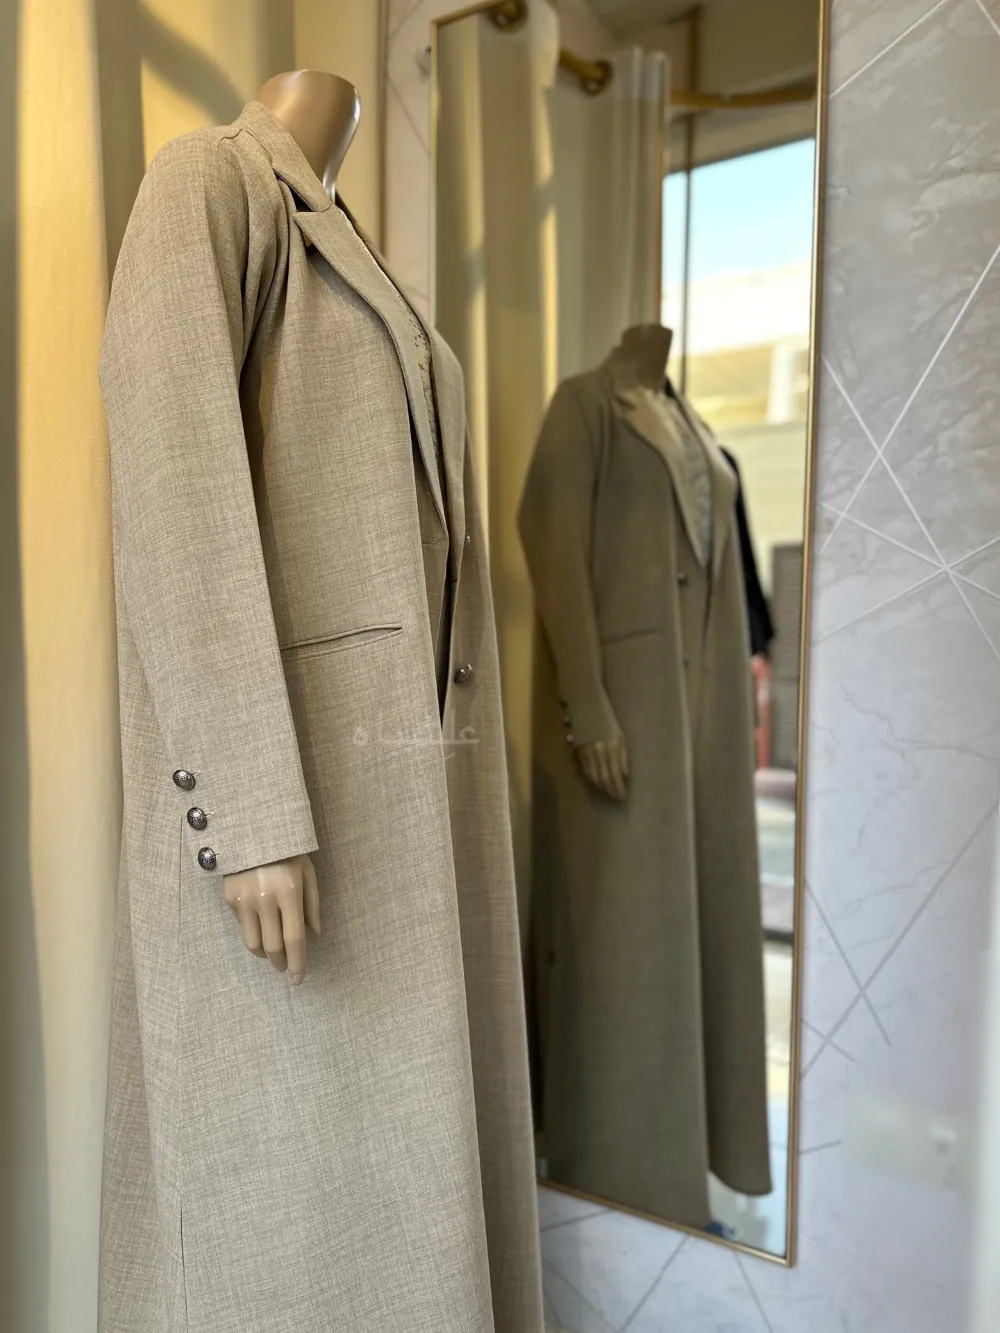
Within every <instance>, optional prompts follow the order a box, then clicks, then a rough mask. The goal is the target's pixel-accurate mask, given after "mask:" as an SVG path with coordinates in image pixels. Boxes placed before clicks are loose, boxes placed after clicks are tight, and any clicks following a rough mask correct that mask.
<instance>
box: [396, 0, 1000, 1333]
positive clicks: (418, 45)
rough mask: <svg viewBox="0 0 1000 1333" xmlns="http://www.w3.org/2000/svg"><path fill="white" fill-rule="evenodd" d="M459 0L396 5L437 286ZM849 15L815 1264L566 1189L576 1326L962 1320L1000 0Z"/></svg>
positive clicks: (826, 596) (994, 599)
mask: <svg viewBox="0 0 1000 1333" xmlns="http://www.w3.org/2000/svg"><path fill="white" fill-rule="evenodd" d="M454 7H455V6H454V5H448V4H447V3H437V2H436V0H417V2H416V3H414V2H413V0H392V3H391V5H390V43H389V49H388V53H387V60H388V70H389V80H390V83H389V88H388V108H389V110H388V122H387V135H388V141H387V154H388V161H389V163H390V166H391V172H390V177H389V181H388V226H389V258H390V260H392V261H393V262H394V263H395V264H396V265H397V267H398V268H400V269H402V271H403V274H404V276H405V277H406V278H407V279H408V280H409V281H410V282H411V283H412V285H413V287H414V288H415V289H416V290H417V291H425V290H426V286H427V266H426V255H427V248H426V236H427V227H428V213H427V203H428V194H429V183H428V182H429V177H428V166H429V157H428V151H427V124H428V105H429V100H428V81H427V77H426V73H425V71H424V69H423V67H422V66H421V64H420V62H419V59H418V57H419V55H420V53H421V51H422V50H423V47H424V45H425V44H426V41H427V32H428V24H429V21H430V19H431V18H432V17H433V16H434V15H435V14H440V13H442V12H446V11H447V10H449V9H451V8H454ZM831 19H832V70H831V84H830V88H831V96H830V101H829V112H830V161H829V174H828V178H827V195H826V199H827V204H826V223H827V236H826V247H825V253H824V279H825V289H826V290H825V306H824V318H823V328H822V351H823V357H824V360H823V369H822V375H821V379H820V384H819V393H820V409H821V417H820V429H819V438H818V478H817V481H818V502H819V508H818V515H817V523H816V533H815V547H814V550H815V556H816V566H815V577H814V595H815V602H814V625H813V640H814V645H813V685H812V694H811V703H810V730H809V751H810V781H809V796H808V811H807V837H808V898H807V910H806V919H805V922H804V926H805V932H806V993H805V1020H806V1025H805V1029H804V1046H805V1049H804V1064H803V1080H802V1096H803V1109H802V1136H803V1137H802V1145H801V1148H802V1154H801V1159H800V1177H801V1179H800V1217H801V1221H800V1228H799V1240H800V1253H799V1265H798V1266H797V1267H796V1268H794V1269H791V1270H786V1269H783V1268H776V1267H774V1266H772V1265H770V1264H767V1263H764V1262H762V1261H759V1260H754V1259H752V1258H748V1257H745V1256H742V1255H738V1254H735V1253H733V1252H732V1251H729V1250H727V1249H724V1248H720V1247H717V1246H714V1245H711V1244H709V1243H708V1242H703V1241H699V1240H697V1239H695V1238H686V1237H683V1236H681V1235H679V1234H678V1233H675V1232H672V1231H670V1230H668V1229H666V1228H664V1227H659V1226H655V1225H653V1224H649V1223H645V1222H642V1221H640V1220H638V1219H635V1218H631V1217H627V1216H625V1215H623V1214H620V1213H616V1212H612V1211H607V1210H603V1209H601V1208H599V1207H598V1206H596V1205H592V1204H586V1203H581V1202H575V1201H573V1200H570V1199H568V1198H567V1197H565V1196H558V1195H550V1194H543V1197H542V1200H541V1210H542V1226H543V1230H542V1248H543V1258H544V1271H545V1284H546V1298H547V1305H548V1311H549V1315H550V1317H551V1318H552V1319H553V1320H555V1319H558V1321H559V1323H560V1324H561V1325H562V1326H564V1327H565V1328H567V1329H570V1330H573V1331H574V1333H624V1331H625V1330H626V1329H627V1330H628V1333H662V1331H663V1330H665V1329H669V1330H670V1333H713V1331H715V1330H722V1329H725V1330H726V1331H727V1333H805V1330H808V1333H847V1331H848V1330H850V1331H851V1333H854V1331H855V1330H856V1331H857V1333H869V1331H870V1333H964V1329H965V1328H966V1327H967V1326H968V1325H967V1319H968V1317H969V1314H970V1310H969V1305H970V1301H969V1291H970V1287H971V1281H972V1270H973V1255H974V1252H975V1248H976V1247H975V1235H974V1206H973V1199H972V1190H971V1187H970V1183H969V1174H970V1156H971V1153H972V1150H973V1149H972V1133H973V1129H974V1120H975V1110H976V1105H977V1101H978V1097H979V1093H980V1086H979V1085H980V1079H981V1068H982V1055H983V1049H984V1044H985V1038H984V1035H983V1031H982V1029H983V1025H984V1015H985V1011H986V1008H987V1005H986V999H985V990H986V976H987V973H988V970H989V963H990V955H989V953H988V940H989V938H990V932H989V919H990V909H991V901H992V898H993V894H994V889H993V846H994V825H995V823H996V811H997V796H998V790H1000V446H998V443H997V433H996V422H997V420H998V419H1000V376H998V374H997V371H996V366H995V361H996V356H995V351H994V348H995V347H996V345H997V344H998V342H1000V327H998V321H1000V287H998V284H1000V263H998V251H997V245H998V240H1000V237H998V234H997V217H998V216H1000V213H998V208H1000V196H998V183H997V174H996V170H995V166H996V162H995V157H996V145H997V143H998V142H1000V105H998V103H997V98H996V88H997V86H1000V0H878V3H874V0H832V16H831ZM404 204H405V206H404ZM886 1125H888V1127H889V1128H888V1130H886V1129H885V1126H886ZM880 1127H881V1128H880ZM994 1128H995V1127H994ZM952 1131H954V1132H955V1134H956V1138H955V1140H954V1152H952V1153H949V1152H942V1151H941V1149H940V1148H939V1147H937V1146H936V1144H938V1143H940V1142H941V1141H942V1138H944V1140H945V1141H947V1135H948V1134H949V1133H950V1132H952ZM935 1132H937V1138H935ZM952 1169H953V1170H954V1174H955V1178H956V1179H955V1183H948V1182H947V1181H946V1179H945V1176H946V1174H947V1173H948V1171H949V1170H952ZM991 1206H992V1205H991V1203H990V1201H985V1202H984V1206H983V1218H984V1223H985V1222H990V1223H991V1224H992V1225H993V1226H995V1225H996V1223H995V1220H994V1219H995V1212H994V1213H993V1214H991V1211H990V1209H991ZM986 1234H987V1233H986V1231H985V1230H984V1237H985V1236H986ZM993 1234H994V1235H995V1234H996V1232H995V1231H994V1232H993ZM987 1260H988V1264H987V1263H984V1265H983V1267H984V1276H983V1279H982V1283H981V1288H982V1292H983V1301H984V1308H985V1300H986V1295H987V1292H988V1289H989V1288H988V1282H989V1281H992V1282H993V1283H994V1284H995V1282H996V1272H997V1268H996V1258H995V1255H988V1256H987ZM994 1292H995V1286H994ZM994 1327H995V1325H991V1324H990V1323H985V1324H981V1325H980V1327H979V1328H977V1330H976V1333H986V1330H990V1333H992V1330H993V1328H994Z"/></svg>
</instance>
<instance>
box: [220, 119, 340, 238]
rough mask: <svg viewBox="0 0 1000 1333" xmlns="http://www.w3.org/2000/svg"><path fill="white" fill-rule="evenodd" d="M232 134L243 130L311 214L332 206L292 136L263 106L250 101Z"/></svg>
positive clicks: (234, 126) (320, 182) (330, 200)
mask: <svg viewBox="0 0 1000 1333" xmlns="http://www.w3.org/2000/svg"><path fill="white" fill-rule="evenodd" d="M232 128H233V130H234V131H235V130H246V132H247V134H250V135H252V136H253V138H255V139H256V140H257V142H258V143H259V144H260V146H261V148H263V150H264V152H265V153H266V154H267V156H268V158H269V160H270V163H271V170H272V171H273V172H274V174H275V175H276V176H280V177H281V179H282V180H283V181H284V182H285V184H286V185H288V186H290V187H291V189H293V190H294V191H295V193H296V194H297V195H298V196H299V198H300V199H302V200H304V201H305V202H306V203H307V204H308V205H309V207H310V208H311V209H312V210H313V212H314V213H324V212H325V211H326V210H327V209H328V208H331V207H332V205H333V200H332V199H331V198H330V196H329V194H328V193H327V191H326V186H325V185H324V184H323V182H322V181H321V180H320V178H319V177H318V176H317V175H316V173H315V171H313V169H312V167H311V166H310V165H309V162H308V159H307V158H306V155H305V153H303V151H302V149H301V148H300V147H299V145H298V141H297V140H296V138H295V136H294V134H292V132H291V130H289V129H288V127H287V126H285V125H283V124H282V122H281V121H280V120H279V119H278V117H277V116H276V115H274V113H273V112H271V111H269V110H268V109H267V107H266V106H265V105H264V104H263V102H256V101H251V102H247V104H246V106H245V107H244V108H243V110H242V111H241V112H240V114H239V116H238V117H237V118H236V120H235V121H234V122H233V127H232Z"/></svg>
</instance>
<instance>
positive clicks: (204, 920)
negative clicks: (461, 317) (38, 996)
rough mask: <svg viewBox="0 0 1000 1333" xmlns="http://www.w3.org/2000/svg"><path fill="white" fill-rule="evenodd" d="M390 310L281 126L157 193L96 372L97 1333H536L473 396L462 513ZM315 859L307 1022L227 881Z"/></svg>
mask: <svg viewBox="0 0 1000 1333" xmlns="http://www.w3.org/2000/svg"><path fill="white" fill-rule="evenodd" d="M390 296H391V293H389V294H388V295H387V289H386V286H385V284H384V283H383V282H382V280H381V278H380V276H379V275H378V273H377V270H375V271H374V273H373V269H372V266H371V264H370V262H369V257H368V256H365V255H364V253H363V251H362V250H361V249H360V243H359V242H358V239H357V237H356V236H354V234H353V232H352V230H351V226H350V223H349V221H348V219H347V217H346V216H345V215H344V213H343V212H342V211H341V209H340V208H338V207H335V206H333V205H332V204H331V201H330V198H329V196H328V195H327V194H326V192H325V191H324V190H323V189H322V187H321V184H320V182H319V180H318V179H317V178H316V177H315V175H314V174H313V173H312V171H311V169H310V168H309V166H308V163H307V162H306V159H305V158H304V157H303V155H302V153H301V151H300V149H299V147H298V145H297V144H296V142H295V140H294V139H293V138H292V136H291V134H290V133H289V132H288V131H287V130H286V129H285V127H284V126H283V125H282V124H281V123H280V122H279V121H277V120H276V119H275V117H273V116H272V115H271V113H270V112H269V111H267V110H266V109H265V108H264V107H263V106H261V105H260V104H259V103H253V102H252V103H250V104H249V105H248V106H247V107H246V108H245V109H244V111H243V113H242V115H241V116H240V118H239V119H238V120H237V121H236V122H235V123H234V124H233V125H230V126H227V127H223V128H220V129H215V130H210V131H204V132H199V133H196V134H193V135H189V136H185V137H184V138H182V139H179V140H176V141H174V142H173V143H171V144H169V145H168V146H167V147H166V148H165V149H163V150H162V152H161V153H159V154H158V155H157V157H156V159H155V161H154V162H153V164H152V166H151V168H150V170H149V172H148V173H147V176H146V179H145V181H144V182H143V185H142V188H141V190H140V192H139V196H138V199H137V202H136V205H135V209H134V211H133V214H132V218H131V220H130V223H129V227H128V232H127V235H126V237H125V242H124V246H123V249H122V252H121V257H120V259H119V261H118V266H117V270H116V273H115V280H114V288H113V291H112V296H111V303H110V310H109V315H108V323H107V329H106V335H105V342H104V347H103V352H102V365H101V374H102V384H103V388H104V394H105V401H106V405H107V411H108V422H109V429H110V442H111V474H112V499H113V515H114V538H115V578H116V595H117V607H118V628H119V634H118V643H119V654H120V681H121V734H122V755H123V765H124V783H125V811H124V834H123V855H122V863H121V866H122V868H121V884H120V892H119V896H118V919H117V930H116V957H115V986H114V996H113V1023H112V1037H111V1068H110V1088H109V1105H108V1119H107V1131H106V1141H105V1162H104V1188H103V1198H102V1215H101V1273H100V1324H99V1327H100V1329H101V1330H102V1333H182V1331H183V1333H293V1331H294V1333H332V1331H333V1330H337V1333H473V1331H475V1333H525V1331H526V1330H527V1331H528V1333H540V1329H541V1322H542V1313H541V1284H540V1277H539V1263H538V1253H537V1222H536V1209H535V1198H534V1162H533V1155H532V1136H531V1124H530V1107H529V1099H528V1091H527V1070H526V1064H527V1062H526V1056H525V1041H524V1020H523V1005H522V992H521V971H520V962H519V948H518V931H517V920H516V907H515V898H514V886H513V868H512V856H511V847H510V828H509V817H508V809H507V788H506V776H505V761H504V748H503V733H502V724H501V714H500V695H499V679H498V667H497V654H496V643H495V636H494V628H493V619H492V609H491V601H490V594H489V583H488V578H487V574H486V565H485V559H484V545H483V532H482V528H481V526H480V521H479V513H478V508H477V502H476V496H475V491H474V487H473V480H472V476H471V473H470V468H469V452H468V449H467V447H466V430H465V419H464V407H463V393H462V380H461V373H460V371H459V368H458V365H457V363H456V361H455V360H454V358H453V357H452V355H451V353H450V352H449V351H448V349H447V348H446V347H445V346H444V344H443V343H442V341H441V340H440V339H439V338H437V337H436V335H433V334H431V343H432V354H433V370H434V383H435V393H436V399H437V408H438V416H439V421H440V428H441V436H442V448H443V489H442V482H441V480H439V478H438V471H437V466H436V458H435V446H434V440H433V435H432V431H431V426H430V423H429V421H428V414H427V410H426V406H425V404H424V399H423V394H422V389H421V381H420V373H419V366H418V364H417V361H416V357H415V354H414V351H413V339H412V330H411V328H410V326H409V323H408V320H407V319H406V318H405V315H404V316H401V315H400V312H399V309H398V307H397V306H396V305H395V304H394V303H393V302H392V301H391V300H390V299H389V297H390ZM411 421H412V433H411ZM414 438H415V440H416V444H414ZM415 452H416V467H415V465H414V456H415ZM446 580H450V582H451V602H452V605H453V607H454V613H453V617H452V620H451V630H450V635H451V637H450V645H449V647H450V662H451V666H450V670H449V683H448V686H447V692H446V695H445V698H444V701H443V731H444V737H442V716H441V712H440V708H441V703H440V700H439V693H438V682H437V680H436V674H435V660H434V644H433V640H434V633H435V630H436V627H437V624H438V623H439V621H438V618H439V616H440V614H441V606H442V594H443V590H444V588H445V586H446ZM467 665H469V666H471V668H472V670H471V671H467V672H460V671H459V668H460V666H467ZM456 675H460V676H461V682H460V683H458V682H456ZM177 770H186V771H187V772H189V773H191V774H193V775H194V778H195V786H194V788H193V790H190V791H188V790H184V789H183V787H179V786H178V785H176V784H175V782H174V781H173V780H172V776H171V775H172V774H174V773H175V771H177ZM193 806H198V807H200V808H201V809H203V810H204V811H205V812H206V814H207V827H206V828H204V830H203V831H199V830H197V829H195V828H193V827H192V826H191V825H190V823H189V821H188V819H187V818H186V812H187V811H188V809H189V807H193ZM206 845H207V846H209V847H211V849H212V850H213V852H214V854H215V861H214V865H210V866H209V867H208V868H203V866H202V864H200V863H199V857H198V852H199V849H201V848H202V847H203V846H206ZM303 852H309V853H312V855H313V860H314V864H315V867H316V872H317V877H318V882H319V889H320V895H321V901H322V917H323V934H322V938H321V939H319V940H310V946H309V947H310V973H309V976H308V978H307V980H306V982H305V984H304V985H302V986H300V987H293V986H292V985H291V984H290V982H289V981H288V978H287V977H285V976H282V975H281V974H279V973H278V972H276V971H274V970H273V969H272V968H271V967H270V966H269V965H268V964H267V963H266V962H262V961H260V960H258V959H257V958H255V957H253V956H252V955H251V954H250V953H248V952H247V951H246V949H245V948H244V947H243V943H242V940H241V936H240V931H239V928H238V926H237V924H236V923H235V921H234V920H233V918H232V916H231V914H230V912H229V910H228V908H227V907H226V904H225V902H224V900H223V893H222V877H223V875H226V874H230V873H233V872H236V871H239V870H242V869H244V868H246V867H249V866H255V865H260V864H264V863H267V862H271V861H276V860H279V859H281V858H285V857H290V856H293V855H295V854H297V853H303Z"/></svg>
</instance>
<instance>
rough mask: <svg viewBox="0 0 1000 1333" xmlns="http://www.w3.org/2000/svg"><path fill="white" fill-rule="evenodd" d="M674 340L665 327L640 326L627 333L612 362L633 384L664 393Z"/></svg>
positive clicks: (654, 325)
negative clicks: (662, 390)
mask: <svg viewBox="0 0 1000 1333" xmlns="http://www.w3.org/2000/svg"><path fill="white" fill-rule="evenodd" d="M673 337H674V335H673V331H672V330H671V329H665V328H664V327H663V325H662V324H637V325H635V327H634V328H631V329H626V330H625V332H624V334H623V335H622V340H621V342H620V343H619V344H618V346H617V347H616V348H615V349H614V351H613V352H612V353H611V356H610V357H609V361H610V362H611V363H612V364H613V366H614V367H615V369H616V370H618V371H619V373H620V374H621V376H622V378H623V379H624V380H626V381H628V382H629V383H631V384H637V385H643V386H644V387H645V388H648V389H656V390H659V389H662V388H663V383H664V380H665V379H666V377H667V360H668V358H669V356H670V344H671V342H672V341H673Z"/></svg>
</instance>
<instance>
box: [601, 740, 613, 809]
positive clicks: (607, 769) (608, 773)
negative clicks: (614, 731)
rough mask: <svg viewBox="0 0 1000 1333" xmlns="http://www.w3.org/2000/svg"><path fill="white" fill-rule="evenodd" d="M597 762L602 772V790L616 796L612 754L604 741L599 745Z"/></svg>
mask: <svg viewBox="0 0 1000 1333" xmlns="http://www.w3.org/2000/svg"><path fill="white" fill-rule="evenodd" d="M597 763H598V767H599V769H600V774H601V790H602V791H603V792H605V793H606V794H607V795H608V796H614V794H615V780H614V775H613V773H612V770H611V756H610V755H609V754H608V747H607V746H606V745H605V744H604V742H603V741H602V742H601V743H600V744H599V745H598V747H597Z"/></svg>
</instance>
